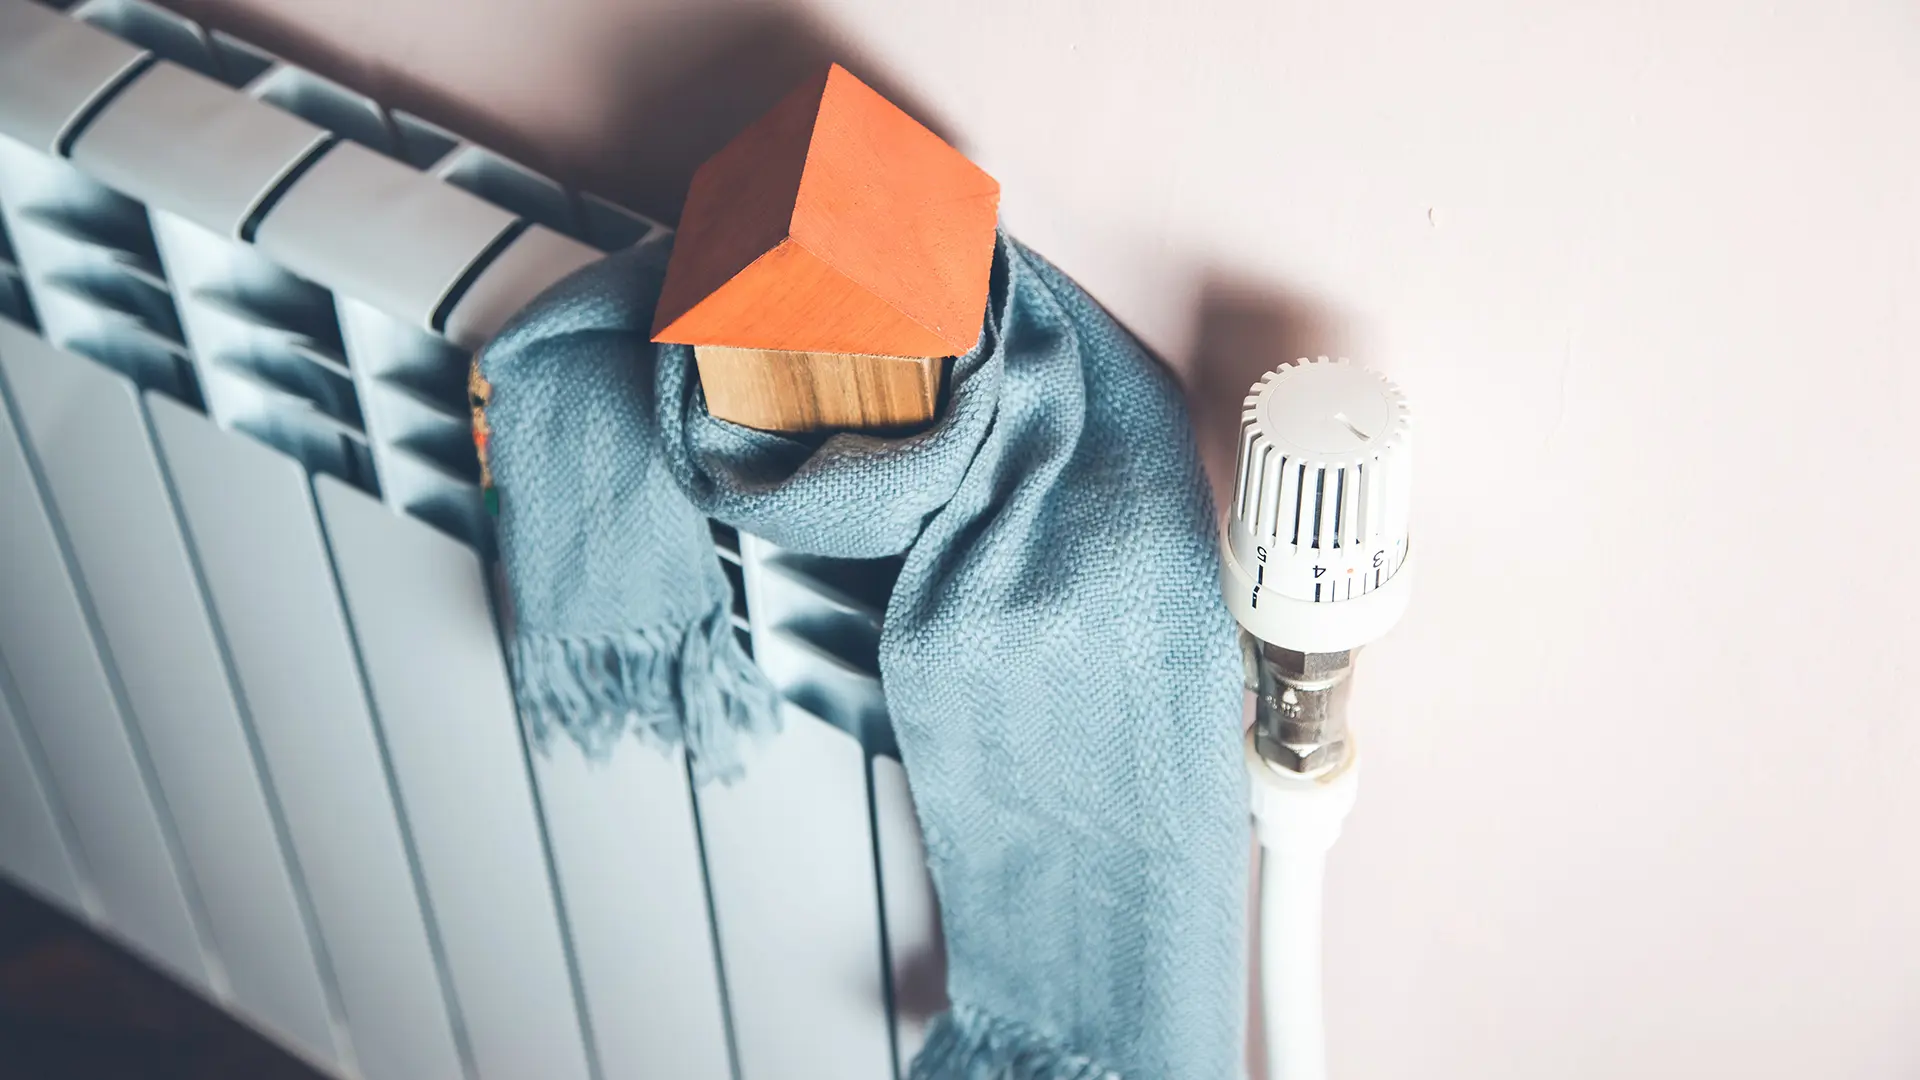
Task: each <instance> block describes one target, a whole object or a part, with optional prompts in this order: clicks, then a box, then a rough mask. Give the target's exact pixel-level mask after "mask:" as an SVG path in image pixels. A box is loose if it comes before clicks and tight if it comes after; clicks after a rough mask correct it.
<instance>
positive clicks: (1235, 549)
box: [1221, 356, 1413, 776]
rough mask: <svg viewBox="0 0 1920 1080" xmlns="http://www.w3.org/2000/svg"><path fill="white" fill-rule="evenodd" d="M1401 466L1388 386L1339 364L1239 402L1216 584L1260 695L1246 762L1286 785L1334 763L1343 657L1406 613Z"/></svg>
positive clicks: (1406, 439) (1339, 752) (1409, 564)
mask: <svg viewBox="0 0 1920 1080" xmlns="http://www.w3.org/2000/svg"><path fill="white" fill-rule="evenodd" d="M1412 453H1413V446H1412V432H1411V427H1410V417H1409V413H1408V409H1407V402H1406V398H1405V397H1404V396H1403V395H1402V394H1401V393H1400V389H1399V387H1397V386H1395V385H1394V384H1393V383H1391V382H1388V381H1387V380H1386V379H1385V378H1384V377H1382V376H1381V375H1379V374H1378V373H1376V372H1373V371H1369V370H1368V369H1366V368H1363V367H1359V366H1357V365H1355V364H1351V363H1349V362H1347V361H1346V360H1329V359H1327V358H1326V357H1324V356H1323V357H1320V358H1319V359H1317V360H1307V359H1302V360H1300V361H1298V362H1297V363H1294V364H1291V365H1288V366H1286V367H1282V368H1280V369H1278V370H1276V371H1270V372H1268V373H1267V374H1266V375H1263V376H1261V378H1260V381H1259V382H1257V383H1255V384H1254V385H1253V388H1252V390H1251V391H1250V392H1249V393H1248V394H1247V398H1246V402H1245V407H1244V409H1243V410H1242V412H1241V415H1240V454H1239V467H1238V470H1237V473H1236V484H1235V488H1234V492H1233V498H1232V502H1231V505H1230V507H1229V511H1228V514H1227V516H1226V517H1227V521H1226V537H1225V540H1226V543H1225V557H1224V558H1223V559H1222V582H1221V584H1222V588H1223V590H1224V593H1225V596H1226V601H1227V607H1228V608H1229V609H1230V610H1231V611H1232V612H1233V615H1234V618H1236V619H1238V620H1239V622H1240V625H1241V627H1242V628H1243V629H1244V630H1245V634H1244V635H1243V637H1242V642H1243V644H1244V647H1245V650H1246V658H1247V685H1248V687H1249V688H1250V689H1252V690H1254V691H1255V692H1257V693H1258V694H1259V707H1258V713H1257V720H1256V724H1255V728H1254V733H1253V738H1254V746H1255V749H1256V750H1257V751H1258V753H1259V755H1260V757H1261V758H1262V759H1264V760H1265V761H1266V762H1267V763H1268V764H1270V765H1273V766H1275V767H1278V768H1280V769H1283V770H1285V771H1287V772H1289V773H1293V774H1296V775H1300V776H1316V775H1320V774H1323V773H1326V772H1328V771H1330V770H1333V769H1335V768H1336V767H1338V766H1339V765H1340V764H1342V763H1343V762H1344V761H1345V760H1346V758H1347V756H1348V754H1349V753H1350V743H1349V740H1348V736H1347V730H1346V716H1345V709H1344V707H1343V703H1344V698H1345V692H1344V691H1345V683H1346V679H1347V676H1348V674H1350V673H1351V671H1352V669H1353V653H1354V650H1356V649H1358V648H1359V647H1360V646H1362V645H1365V644H1367V643H1368V642H1371V641H1374V640H1375V639H1377V638H1379V637H1381V636H1382V635H1384V634H1385V633H1386V632H1387V630H1389V629H1390V628H1391V627H1392V626H1393V624H1394V623H1395V622H1398V621H1399V619H1400V615H1401V613H1402V612H1404V611H1405V610H1406V606H1407V595H1408V593H1409V592H1410V591H1411V589H1412V586H1413V552H1412V547H1411V544H1410V539H1409V532H1408V517H1409V512H1410V509H1411V497H1410V496H1411V490H1412V479H1413V477H1412V464H1413V462H1412Z"/></svg>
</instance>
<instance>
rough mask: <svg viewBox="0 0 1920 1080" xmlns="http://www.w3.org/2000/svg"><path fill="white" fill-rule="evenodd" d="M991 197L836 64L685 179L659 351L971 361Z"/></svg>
mask: <svg viewBox="0 0 1920 1080" xmlns="http://www.w3.org/2000/svg"><path fill="white" fill-rule="evenodd" d="M800 132H804V137H799V136H797V133H800ZM796 147H797V149H796ZM796 159H797V162H798V163H797V165H796ZM796 173H797V177H796ZM999 199H1000V186H999V185H998V184H997V183H995V182H994V180H993V178H992V177H990V176H988V175H987V174H986V173H984V172H982V171H981V170H980V168H979V167H978V166H976V165H974V164H973V163H972V162H970V161H968V160H967V159H966V157H965V156H963V155H962V154H961V153H960V152H959V151H957V150H955V149H953V147H951V146H948V145H947V144H946V143H945V142H943V141H942V140H941V139H940V137H939V136H937V135H935V134H934V133H933V132H931V131H929V130H927V129H926V128H925V127H923V126H922V125H921V124H920V123H918V122H917V121H915V120H914V119H913V118H912V117H910V116H908V115H907V114H906V113H905V112H903V111H901V110H900V109H899V108H898V107H896V106H895V105H893V104H892V103H891V102H889V101H887V100H886V99H885V98H883V97H881V96H880V95H879V94H878V93H876V92H874V91H873V90H872V89H871V88H870V87H868V86H867V85H866V84H865V83H862V82H861V81H860V80H858V79H856V78H854V76H853V75H852V74H851V73H849V72H848V71H847V70H846V69H845V68H842V67H840V66H839V65H837V64H836V65H834V66H833V67H832V68H831V69H829V70H828V71H827V72H826V74H825V75H824V76H823V77H822V78H820V79H818V80H815V81H812V82H810V83H808V84H807V85H805V86H802V87H801V88H799V89H798V90H796V91H794V93H793V94H792V95H790V96H788V97H787V98H786V99H784V100H783V101H781V103H780V104H778V105H776V106H775V107H774V108H773V110H772V111H770V112H769V113H768V114H767V115H766V116H764V117H762V118H761V119H760V120H757V121H755V122H754V123H753V124H752V125H751V126H749V127H748V128H747V129H746V130H745V131H743V132H741V134H740V135H739V136H737V137H736V138H735V139H734V141H733V142H731V143H729V144H728V145H727V146H726V148H724V149H723V150H721V151H720V153H718V154H716V155H715V156H714V157H713V158H712V159H710V160H709V161H708V162H707V163H706V164H705V165H703V166H701V168H700V171H699V172H698V173H697V174H696V175H695V176H694V180H693V188H692V190H691V191H690V192H689V193H688V198H687V209H686V212H685V214H684V215H683V218H682V222H681V227H680V233H679V236H678V238H677V239H676V240H675V242H674V252H673V260H672V262H671V263H670V264H669V266H668V268H667V280H666V285H665V288H664V289H663V291H662V295H661V300H660V305H659V308H658V310H657V312H656V315H655V319H654V340H656V341H672V342H679V343H682V344H690V345H729V346H734V347H738V348H755V349H785V350H794V351H807V352H841V353H871V354H879V355H886V356H952V355H956V354H958V353H964V352H966V351H967V350H969V349H971V348H972V347H973V345H974V342H975V341H976V340H978V338H979V335H980V324H981V321H982V319H983V318H984V317H985V314H986V298H987V276H988V273H989V270H990V268H991V265H992V261H993V235H994V218H995V214H996V212H997V210H998V206H999ZM776 233H777V235H776Z"/></svg>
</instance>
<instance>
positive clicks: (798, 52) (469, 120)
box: [169, 0, 964, 222]
mask: <svg viewBox="0 0 1920 1080" xmlns="http://www.w3.org/2000/svg"><path fill="white" fill-rule="evenodd" d="M169 2H170V3H171V4H172V6H174V7H177V8H179V9H180V10H181V11H182V12H183V13H185V14H187V15H189V16H191V17H193V18H196V19H200V20H202V21H203V22H205V23H206V24H207V25H209V26H213V27H215V28H217V29H221V30H225V31H227V32H228V33H231V34H234V35H235V36H237V37H240V38H242V39H243V40H246V41H249V42H252V43H254V44H256V45H259V46H261V47H263V48H266V49H269V50H271V51H273V52H275V53H278V54H279V55H281V56H284V57H286V58H287V59H288V60H289V61H291V62H293V63H296V64H299V65H301V66H303V67H309V68H311V69H312V70H314V71H315V72H317V73H319V74H321V75H323V76H326V77H327V78H330V79H333V80H335V81H337V82H340V83H342V84H344V85H346V86H348V87H351V88H352V89H355V90H358V91H360V92H361V93H364V94H367V95H368V96H370V97H372V98H374V99H376V100H378V101H380V102H382V103H383V104H386V105H388V106H391V107H394V108H398V109H404V110H406V111H407V112H411V113H416V114H418V115H420V116H422V117H424V118H426V119H427V120H430V121H432V122H433V123H435V124H439V125H441V126H442V127H445V128H447V129H449V130H451V131H456V132H459V133H460V134H461V135H463V136H465V137H467V138H470V139H473V140H475V141H476V142H478V143H480V144H481V145H483V146H486V147H487V148H488V149H491V150H495V151H498V152H500V153H503V154H506V155H507V156H509V157H512V158H514V159H516V160H518V161H520V162H522V163H524V164H526V165H528V166H530V167H532V168H535V169H538V170H541V171H543V172H546V173H548V174H550V175H552V176H554V177H555V178H556V179H560V180H562V181H564V182H567V183H569V184H572V185H574V186H577V187H579V188H582V189H583V190H586V191H590V192H593V193H594V194H596V195H599V196H601V197H603V198H607V199H610V200H612V201H614V202H616V203H619V204H621V205H624V206H627V207H630V208H631V209H634V210H638V211H640V212H641V213H643V214H647V215H649V216H651V217H654V218H657V219H659V220H662V221H667V222H676V221H678V220H679V216H680V207H681V204H682V203H683V202H684V201H685V199H686V193H687V185H688V182H689V181H690V180H691V179H692V177H693V172H694V170H695V169H696V168H698V167H699V165H700V163H701V162H703V161H705V160H706V159H707V158H708V157H710V156H711V155H712V154H713V153H714V152H715V151H717V150H719V149H720V148H721V147H722V146H724V145H726V143H727V141H728V140H729V139H731V138H733V136H734V135H736V134H738V133H739V131H740V130H741V129H742V128H744V127H746V126H747V125H748V124H749V123H751V122H753V120H755V119H756V118H758V117H759V116H760V115H761V114H762V113H764V112H766V111H767V110H768V109H769V108H771V107H772V106H773V105H774V104H775V103H776V102H778V101H779V100H780V99H781V98H782V97H783V96H785V95H786V93H787V92H788V91H790V90H792V89H793V88H794V87H795V86H798V85H799V84H800V83H801V82H803V81H804V80H806V79H807V78H808V77H809V76H812V75H814V74H816V73H817V72H819V71H821V70H823V69H824V68H825V67H826V66H827V64H828V63H830V62H833V61H838V62H839V63H841V64H843V65H845V66H846V67H847V68H848V69H849V70H851V71H852V72H853V73H854V74H855V75H857V76H859V77H860V78H861V79H862V80H864V81H866V82H867V83H868V84H869V85H871V86H873V88H874V89H875V90H878V91H879V92H880V93H881V94H883V95H884V96H886V98H887V99H888V100H890V101H892V102H894V103H895V104H897V105H899V106H900V107H901V108H902V109H905V110H906V111H907V112H908V113H909V114H911V115H912V116H913V117H914V118H915V119H917V120H919V121H920V122H921V123H923V124H925V125H927V126H928V127H929V128H932V129H933V130H934V131H935V132H937V133H939V134H940V136H941V137H942V138H945V139H948V141H950V142H951V141H952V134H951V132H950V131H949V130H948V129H947V128H946V127H945V126H944V125H943V124H942V123H941V122H940V120H939V118H938V117H936V116H935V115H933V113H932V112H931V111H930V110H928V109H927V108H926V107H925V106H924V104H923V103H921V102H918V101H915V100H914V99H913V97H912V95H910V94H908V93H907V92H906V91H904V90H903V89H902V88H901V87H900V86H898V85H896V84H894V83H892V82H890V81H889V80H888V79H887V78H886V77H885V75H884V74H883V73H881V72H879V71H877V70H875V68H874V66H873V65H872V64H870V63H868V62H866V61H865V60H864V59H863V58H862V56H861V54H860V52H859V50H858V49H856V48H854V47H853V46H852V45H851V44H850V42H849V40H848V38H847V37H846V35H844V34H842V33H839V32H838V31H836V30H835V29H833V28H832V27H829V26H827V25H826V24H825V23H823V22H821V21H820V20H819V19H818V18H816V17H815V16H813V15H811V14H808V13H806V12H803V11H800V10H796V9H793V8H788V7H781V6H774V5H769V4H765V3H750V2H739V0H735V2H723V3H714V2H700V0H637V2H634V3H629V4H621V5H604V10H600V11H596V12H595V13H594V19H596V20H597V21H599V22H601V23H604V24H605V32H604V33H603V34H600V35H598V36H597V37H596V38H595V39H594V44H593V47H594V48H595V49H597V50H599V52H598V55H586V56H581V57H580V58H579V69H580V70H582V71H585V72H587V73H589V74H590V75H600V74H601V73H604V74H605V76H606V77H608V78H609V79H611V80H612V81H610V82H609V83H608V84H607V85H605V86H604V87H601V88H599V89H598V90H597V91H596V92H594V93H591V94H589V95H587V97H588V98H589V99H590V100H589V101H588V102H586V103H583V104H585V105H586V107H585V108H583V109H582V110H581V111H582V112H583V113H585V114H587V115H585V116H581V117H575V118H574V119H575V120H576V121H577V122H576V123H574V124H573V126H572V127H571V128H569V129H568V130H564V131H545V132H542V131H529V130H524V129H523V128H522V129H516V128H515V127H514V126H512V125H509V124H508V123H506V122H504V121H503V120H502V118H501V115H500V114H499V113H498V112H497V111H496V110H495V109H491V108H488V107H486V106H482V105H477V104H475V103H474V102H473V101H471V100H467V101H463V100H461V99H460V98H461V96H462V95H458V94H454V93H450V92H449V91H447V90H446V89H444V88H443V87H442V86H441V85H440V84H439V83H438V82H437V81H436V80H434V79H433V78H432V77H431V75H430V74H427V73H416V72H414V71H409V70H403V69H400V68H397V67H392V66H376V65H370V64H369V63H368V62H367V61H366V60H365V59H364V58H363V57H361V56H359V55H356V53H355V52H354V51H353V50H349V49H342V48H340V47H339V46H338V45H337V44H330V43H329V40H327V39H323V38H322V37H321V36H319V35H316V34H314V33H311V32H308V31H306V30H303V29H302V28H301V26H300V25H299V24H298V23H297V22H296V21H295V20H293V19H289V18H285V17H283V16H281V15H279V14H278V13H276V12H274V11H270V10H266V7H267V5H265V4H261V3H259V2H258V0H252V2H247V0H239V2H236V0H169ZM555 2H556V3H559V4H562V5H565V4H573V3H583V2H590V0H555ZM455 17H456V18H457V17H459V16H457V15H456V16H455ZM467 17H480V15H478V14H476V15H472V16H467ZM581 22H582V19H580V18H579V17H577V16H561V15H558V14H556V15H555V16H554V17H553V19H552V23H551V24H553V25H564V24H571V25H579V24H580V23H581ZM338 37H339V35H338V34H337V33H335V34H334V35H333V36H332V39H331V40H332V41H337V40H338ZM498 77H499V78H500V79H501V80H503V81H509V80H513V79H515V78H516V77H517V73H516V72H514V71H513V70H511V69H510V68H509V69H503V70H501V71H499V72H498ZM525 92H526V93H529V94H531V93H535V92H536V91H535V90H534V88H532V87H528V88H526V90H525ZM465 96H466V97H468V98H469V99H471V98H472V97H473V95H470V94H469V95H465ZM490 100H492V101H494V102H495V103H496V104H497V103H498V102H499V101H500V100H502V98H500V97H493V98H491V99H490ZM962 149H963V150H964V147H963V148H962Z"/></svg>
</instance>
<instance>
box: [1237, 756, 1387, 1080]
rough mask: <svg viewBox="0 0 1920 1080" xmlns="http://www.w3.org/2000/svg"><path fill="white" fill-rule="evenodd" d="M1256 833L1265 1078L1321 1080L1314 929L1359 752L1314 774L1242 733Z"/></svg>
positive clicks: (1322, 1028)
mask: <svg viewBox="0 0 1920 1080" xmlns="http://www.w3.org/2000/svg"><path fill="white" fill-rule="evenodd" d="M1246 746H1247V770H1248V774H1249V776H1250V777H1251V779H1252V790H1253V817H1254V822H1255V826H1256V828H1257V830H1258V833H1259V837H1260V996H1261V1001H1262V1019H1263V1022H1264V1025H1265V1028H1266V1045H1267V1076H1268V1077H1269V1080H1326V1076H1327V1037H1326V1025H1325V1020H1324V1013H1323V1007H1322V996H1321V976H1320V967H1321V965H1320V955H1321V941H1320V927H1321V912H1322V908H1323V899H1324V893H1325V879H1326V866H1327V851H1328V850H1329V849H1330V848H1332V847H1333V843H1334V841H1335V840H1338V839H1339V838H1340V826H1341V824H1342V822H1344V821H1345V820H1346V817H1347V813H1348V812H1349V811H1351V810H1352V809H1353V802H1354V798H1355V796H1356V795H1357V794H1358V792H1359V783H1360V757H1359V753H1358V751H1352V752H1350V753H1349V754H1348V755H1347V759H1346V761H1345V762H1344V763H1342V764H1341V765H1339V766H1338V767H1336V768H1335V769H1333V770H1332V771H1331V772H1329V773H1327V774H1325V775H1322V776H1317V777H1311V778H1309V777H1304V776H1300V775H1299V774H1297V773H1291V772H1287V771H1285V770H1283V769H1278V768H1275V767H1274V766H1272V765H1269V764H1267V763H1266V762H1265V761H1264V760H1262V759H1261V757H1260V755H1259V754H1258V753H1256V752H1255V750H1254V746H1253V737H1252V734H1251V733H1249V734H1248V737H1247V744H1246Z"/></svg>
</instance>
